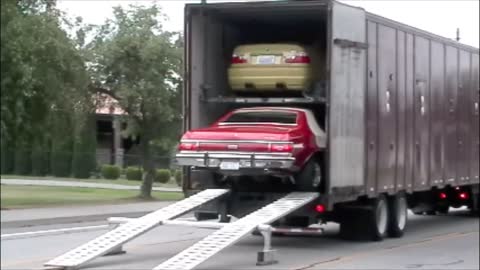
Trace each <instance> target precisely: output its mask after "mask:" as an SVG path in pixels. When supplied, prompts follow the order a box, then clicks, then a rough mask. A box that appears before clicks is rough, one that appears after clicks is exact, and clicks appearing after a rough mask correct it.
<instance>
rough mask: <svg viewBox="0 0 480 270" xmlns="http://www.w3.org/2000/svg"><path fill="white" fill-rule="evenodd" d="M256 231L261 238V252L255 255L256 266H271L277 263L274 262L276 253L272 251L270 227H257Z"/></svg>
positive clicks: (264, 225)
mask: <svg viewBox="0 0 480 270" xmlns="http://www.w3.org/2000/svg"><path fill="white" fill-rule="evenodd" d="M257 228H258V231H260V233H261V234H262V236H263V250H262V251H259V252H258V253H257V265H271V264H275V263H277V262H278V261H277V260H275V257H276V254H277V251H276V250H273V249H272V226H270V225H266V224H262V225H259V226H258V227H257Z"/></svg>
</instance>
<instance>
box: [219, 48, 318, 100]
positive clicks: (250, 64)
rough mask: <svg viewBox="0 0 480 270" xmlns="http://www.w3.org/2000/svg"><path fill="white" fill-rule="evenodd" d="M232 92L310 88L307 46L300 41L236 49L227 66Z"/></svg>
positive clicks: (310, 70)
mask: <svg viewBox="0 0 480 270" xmlns="http://www.w3.org/2000/svg"><path fill="white" fill-rule="evenodd" d="M228 77H229V83H230V87H231V88H232V90H233V91H237V92H240V91H248V90H295V91H302V90H305V89H306V88H308V87H310V84H311V81H312V68H311V59H310V55H309V54H308V53H307V49H306V48H305V47H303V46H300V45H297V44H253V45H241V46H238V47H236V48H235V50H234V52H233V56H232V62H231V65H230V68H229V69H228Z"/></svg>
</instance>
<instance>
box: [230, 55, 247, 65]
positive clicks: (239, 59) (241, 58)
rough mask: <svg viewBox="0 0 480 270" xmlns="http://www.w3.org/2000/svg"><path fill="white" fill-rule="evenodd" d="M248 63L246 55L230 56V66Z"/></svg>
mask: <svg viewBox="0 0 480 270" xmlns="http://www.w3.org/2000/svg"><path fill="white" fill-rule="evenodd" d="M247 62H248V58H247V56H246V55H237V54H234V55H232V64H246V63H247Z"/></svg>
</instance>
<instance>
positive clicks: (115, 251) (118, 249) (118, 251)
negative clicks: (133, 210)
mask: <svg viewBox="0 0 480 270" xmlns="http://www.w3.org/2000/svg"><path fill="white" fill-rule="evenodd" d="M108 222H109V223H110V224H116V226H115V227H113V229H116V228H117V227H118V226H121V225H122V224H121V223H120V222H115V221H113V222H112V221H110V220H109V221H108ZM125 253H127V252H126V251H125V250H123V245H120V246H118V247H116V248H114V249H112V250H111V251H109V252H108V253H106V254H105V255H103V256H113V255H120V254H125Z"/></svg>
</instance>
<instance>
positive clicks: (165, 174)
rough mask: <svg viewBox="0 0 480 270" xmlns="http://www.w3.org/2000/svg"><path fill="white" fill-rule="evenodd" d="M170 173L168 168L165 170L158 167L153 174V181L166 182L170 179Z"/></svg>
mask: <svg viewBox="0 0 480 270" xmlns="http://www.w3.org/2000/svg"><path fill="white" fill-rule="evenodd" d="M171 176H172V175H171V174H170V170H165V169H160V170H157V172H156V174H155V182H160V183H163V184H165V183H168V181H170V177H171Z"/></svg>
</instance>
